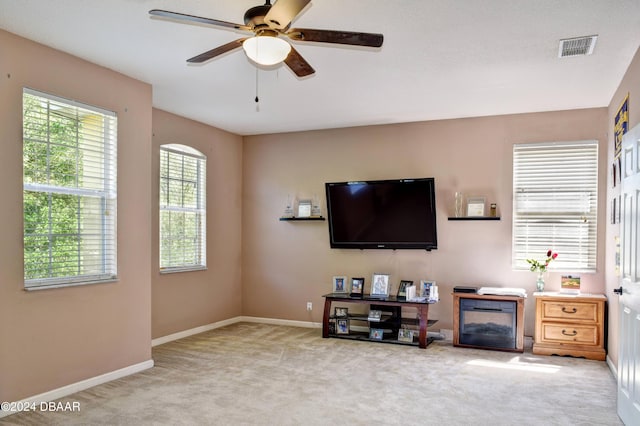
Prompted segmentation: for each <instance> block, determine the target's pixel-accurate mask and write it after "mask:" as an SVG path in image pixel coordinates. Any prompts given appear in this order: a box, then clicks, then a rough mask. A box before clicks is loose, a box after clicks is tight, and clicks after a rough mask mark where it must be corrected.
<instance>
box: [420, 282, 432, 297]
mask: <svg viewBox="0 0 640 426" xmlns="http://www.w3.org/2000/svg"><path fill="white" fill-rule="evenodd" d="M435 285H436V282H435V281H431V280H420V294H419V296H420V297H426V298H427V300H429V299H430V297H431V290H432V289H433V286H435Z"/></svg>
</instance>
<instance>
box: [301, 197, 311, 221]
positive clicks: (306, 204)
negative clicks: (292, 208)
mask: <svg viewBox="0 0 640 426" xmlns="http://www.w3.org/2000/svg"><path fill="white" fill-rule="evenodd" d="M298 217H311V200H300V201H298Z"/></svg>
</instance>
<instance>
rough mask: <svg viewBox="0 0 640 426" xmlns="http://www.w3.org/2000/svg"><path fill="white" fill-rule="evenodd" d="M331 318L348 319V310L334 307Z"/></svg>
mask: <svg viewBox="0 0 640 426" xmlns="http://www.w3.org/2000/svg"><path fill="white" fill-rule="evenodd" d="M333 316H334V317H336V318H348V317H349V308H345V307H343V306H336V307H335V308H334V309H333Z"/></svg>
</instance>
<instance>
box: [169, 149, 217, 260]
mask: <svg viewBox="0 0 640 426" xmlns="http://www.w3.org/2000/svg"><path fill="white" fill-rule="evenodd" d="M206 176H207V160H206V157H205V156H204V155H203V154H202V153H201V152H199V151H197V150H195V149H193V148H191V147H188V146H185V145H178V144H168V145H162V146H161V147H160V271H161V272H179V271H186V270H194V269H204V268H206V266H207V252H206V243H207V241H206V229H207V225H206V218H207V214H206V213H207V211H206Z"/></svg>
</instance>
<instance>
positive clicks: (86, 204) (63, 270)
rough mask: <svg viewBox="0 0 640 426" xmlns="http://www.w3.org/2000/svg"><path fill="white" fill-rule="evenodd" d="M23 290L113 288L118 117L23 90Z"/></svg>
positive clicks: (115, 261)
mask: <svg viewBox="0 0 640 426" xmlns="http://www.w3.org/2000/svg"><path fill="white" fill-rule="evenodd" d="M22 101H23V156H22V158H23V160H22V161H23V214H24V277H25V288H27V289H37V288H51V287H60V286H66V285H74V284H87V283H92V282H103V281H108V280H113V279H115V278H116V275H117V255H116V246H117V245H116V158H117V157H116V137H117V129H116V127H117V119H116V115H115V113H114V112H111V111H105V110H102V109H99V108H95V107H92V106H88V105H83V104H80V103H77V102H74V101H70V100H66V99H62V98H58V97H55V96H51V95H48V94H45V93H41V92H37V91H35V90H31V89H24V90H23V97H22Z"/></svg>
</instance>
